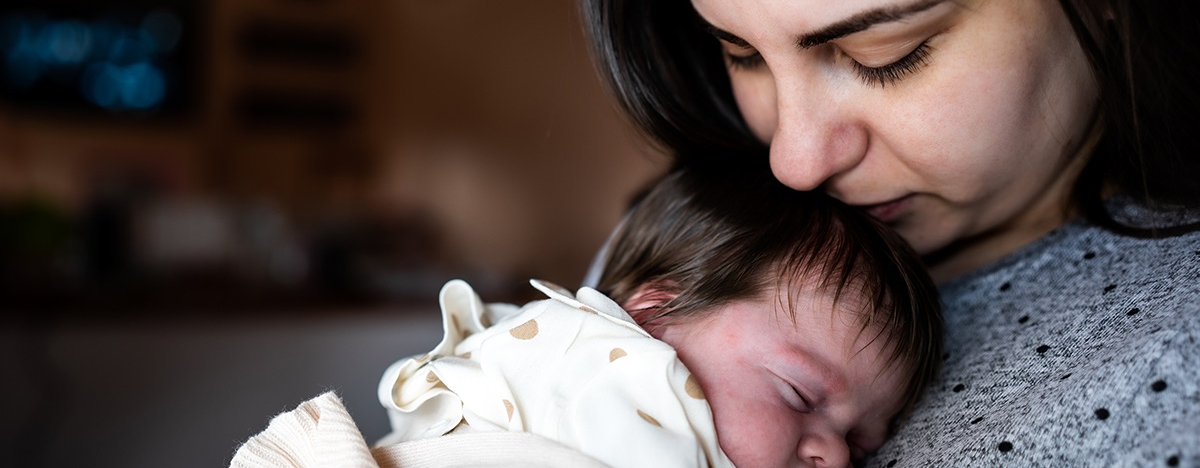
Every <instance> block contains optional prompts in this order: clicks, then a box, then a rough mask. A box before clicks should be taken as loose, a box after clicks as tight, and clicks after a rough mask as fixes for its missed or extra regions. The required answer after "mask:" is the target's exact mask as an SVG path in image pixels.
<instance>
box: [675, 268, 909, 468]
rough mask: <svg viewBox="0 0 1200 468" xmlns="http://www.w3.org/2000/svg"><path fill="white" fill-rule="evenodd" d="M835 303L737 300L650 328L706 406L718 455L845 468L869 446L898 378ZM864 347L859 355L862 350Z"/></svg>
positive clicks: (766, 463)
mask: <svg viewBox="0 0 1200 468" xmlns="http://www.w3.org/2000/svg"><path fill="white" fill-rule="evenodd" d="M848 296H850V294H846V295H844V296H843V300H842V302H840V303H838V304H837V305H836V309H835V305H834V303H833V297H832V294H829V293H824V292H818V291H804V292H801V293H800V294H798V295H796V296H793V297H792V302H791V308H792V309H793V310H794V311H795V316H796V321H795V324H794V325H793V323H792V320H791V318H790V317H789V315H788V312H787V310H788V309H787V306H785V305H783V304H788V303H789V302H788V298H787V297H786V296H785V295H779V294H778V293H775V294H769V295H767V297H764V298H762V299H761V300H756V301H745V302H737V303H733V304H730V305H727V306H723V307H720V308H719V309H718V310H714V311H712V312H711V314H709V315H708V316H707V317H705V318H704V319H701V320H694V321H686V322H681V323H675V324H671V325H668V326H665V327H660V328H659V329H658V330H656V331H655V333H654V334H655V335H656V336H658V338H660V339H662V340H663V341H666V342H667V343H669V344H671V345H672V346H674V347H675V349H676V350H677V351H678V353H679V357H680V359H681V360H682V361H683V363H684V364H685V365H687V367H688V369H689V370H690V371H691V372H692V373H693V375H695V376H696V378H697V379H698V380H699V382H700V386H701V387H702V388H703V390H704V393H705V397H706V398H707V399H708V402H709V404H710V405H711V406H712V410H713V417H714V419H715V422H716V426H717V437H718V440H719V441H720V444H721V448H722V449H723V450H724V451H725V453H726V455H728V456H729V458H730V460H732V461H733V463H734V464H736V465H737V466H739V467H746V468H754V467H784V466H817V467H842V466H850V462H851V460H854V459H858V458H861V457H863V456H865V455H866V454H868V453H870V452H872V451H874V450H876V449H878V448H879V446H880V445H881V444H883V441H884V439H885V438H886V436H887V430H888V420H889V419H890V418H891V417H892V416H893V415H895V414H896V413H897V412H898V411H899V409H900V405H901V404H902V402H901V394H902V388H901V385H902V384H903V380H902V375H901V374H902V373H901V372H900V371H899V370H897V369H889V368H887V367H885V361H884V358H883V356H882V355H881V352H882V351H884V349H883V346H882V345H881V344H880V341H882V339H880V340H875V341H874V342H872V343H870V344H868V342H870V341H871V337H873V336H874V335H875V333H871V332H869V331H868V332H864V333H862V336H861V337H860V336H859V327H858V325H857V323H855V321H854V320H853V317H854V313H855V312H853V311H854V310H856V309H854V308H853V307H856V306H858V304H857V303H856V302H855V301H854V298H851V297H848ZM864 346H865V348H864Z"/></svg>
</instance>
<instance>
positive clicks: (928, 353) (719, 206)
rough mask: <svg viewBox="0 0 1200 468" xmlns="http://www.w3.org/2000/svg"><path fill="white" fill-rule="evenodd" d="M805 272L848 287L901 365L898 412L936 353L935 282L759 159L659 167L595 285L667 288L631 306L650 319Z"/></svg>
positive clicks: (936, 360) (897, 246) (624, 293)
mask: <svg viewBox="0 0 1200 468" xmlns="http://www.w3.org/2000/svg"><path fill="white" fill-rule="evenodd" d="M814 278H815V279H817V281H816V282H815V284H816V285H817V287H819V288H825V290H826V291H831V292H832V293H833V295H834V298H835V301H841V300H844V299H845V298H846V296H845V295H846V294H851V295H854V297H852V298H851V299H854V303H856V304H861V306H862V308H863V310H862V313H860V314H858V317H856V319H857V320H858V321H859V324H860V327H861V329H860V331H861V332H862V333H874V334H875V335H874V336H869V339H871V340H874V339H882V340H883V341H884V344H885V345H887V348H885V349H890V350H891V353H890V355H889V356H887V358H888V363H889V365H900V366H902V368H903V369H904V370H906V371H907V372H906V374H907V381H906V383H905V386H904V395H903V401H904V405H903V411H902V414H904V413H907V412H908V410H910V409H911V408H912V405H914V404H915V403H916V401H917V399H918V398H919V397H920V394H921V392H922V391H923V390H924V388H925V385H926V384H927V383H929V382H931V381H932V380H933V379H935V378H936V377H937V375H938V372H939V371H940V369H941V362H942V318H941V308H940V305H939V302H938V295H937V288H936V286H935V285H934V283H933V280H932V279H931V278H930V277H929V275H928V273H926V271H925V269H924V267H923V264H922V262H921V259H920V257H918V256H917V254H916V253H915V252H913V250H912V249H911V248H910V247H909V246H908V244H907V243H906V242H905V241H904V240H903V239H901V238H900V237H899V236H898V235H896V234H895V233H893V232H892V231H891V230H890V229H888V228H887V227H886V226H883V225H882V224H880V223H879V222H878V221H876V220H875V219H873V218H871V217H869V216H867V215H866V214H865V213H862V212H861V211H860V210H858V209H855V208H853V207H849V206H846V205H845V204H842V203H841V202H839V201H837V200H834V199H833V198H831V197H829V196H827V195H825V194H823V193H819V192H800V191H796V190H792V189H790V188H787V187H785V186H784V185H782V184H781V183H779V181H777V180H776V179H775V178H774V177H773V176H772V175H771V173H770V171H769V170H765V169H764V170H761V171H751V170H741V171H736V170H730V169H729V168H723V169H720V170H717V169H711V170H710V169H706V168H704V167H703V166H700V165H694V166H692V167H686V168H678V169H675V170H673V171H671V172H670V173H668V174H667V175H666V176H665V177H663V178H662V179H660V180H659V181H658V182H657V183H655V184H653V185H652V186H650V188H649V189H648V190H647V191H645V192H643V193H642V194H641V195H640V196H639V197H638V198H637V199H635V201H634V203H633V207H632V209H631V210H630V212H629V214H628V215H627V217H626V219H625V221H624V222H623V224H622V225H621V227H620V228H619V229H618V231H617V233H616V237H615V238H614V240H613V243H612V246H611V250H610V254H609V255H608V258H607V259H606V262H605V265H604V270H603V273H602V276H601V278H600V282H599V286H598V288H597V289H598V290H599V291H600V292H603V293H605V294H607V295H608V296H609V297H611V298H612V299H613V300H614V301H616V302H617V303H618V304H622V305H626V304H627V302H628V301H629V300H630V299H632V298H633V297H634V295H635V294H638V293H639V291H640V290H641V289H642V288H643V287H646V286H653V289H655V290H657V291H661V292H664V293H666V294H668V295H669V296H674V297H673V298H672V299H670V300H669V301H666V302H665V303H664V304H663V305H662V306H660V307H655V308H653V309H652V310H645V311H636V312H635V315H637V316H638V317H639V322H640V323H642V324H643V325H647V324H655V325H661V324H666V323H669V321H672V320H686V319H689V318H695V317H697V316H698V315H699V314H703V313H704V312H706V311H710V310H713V309H714V308H716V307H719V306H722V305H726V304H729V303H731V302H734V301H739V300H751V299H757V298H760V297H762V296H763V294H765V293H767V292H770V291H774V289H772V288H775V287H779V288H788V289H787V290H789V291H794V288H795V287H797V286H800V285H805V284H813V281H812V279H814ZM669 296H667V297H669ZM789 312H791V311H790V310H789ZM793 317H794V315H793ZM652 326H654V325H652Z"/></svg>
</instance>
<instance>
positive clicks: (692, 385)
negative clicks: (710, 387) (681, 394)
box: [683, 375, 704, 400]
mask: <svg viewBox="0 0 1200 468" xmlns="http://www.w3.org/2000/svg"><path fill="white" fill-rule="evenodd" d="M683 391H685V392H687V394H688V396H690V397H692V398H695V399H697V400H703V399H704V389H702V388H700V382H699V381H698V380H696V376H695V375H689V376H688V378H687V381H686V382H684V383H683Z"/></svg>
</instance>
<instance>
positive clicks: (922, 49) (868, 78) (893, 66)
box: [850, 40, 933, 88]
mask: <svg viewBox="0 0 1200 468" xmlns="http://www.w3.org/2000/svg"><path fill="white" fill-rule="evenodd" d="M932 51H933V48H932V47H930V45H929V40H925V41H923V42H921V43H920V44H918V45H917V47H915V48H913V50H912V51H911V52H909V53H908V54H907V55H904V56H903V57H900V58H899V59H898V60H896V61H894V62H892V63H889V64H886V65H880V66H878V67H868V66H866V65H863V64H862V63H859V62H858V61H857V60H854V59H853V58H851V59H850V61H851V63H852V64H853V65H852V66H853V67H854V71H855V73H857V74H858V78H859V79H860V80H862V82H863V83H865V84H868V85H871V86H879V87H881V88H884V87H887V86H888V85H893V84H896V82H898V81H900V80H901V79H904V78H905V77H906V76H908V75H910V74H912V73H915V72H917V71H920V70H921V68H922V67H924V66H925V65H926V64H928V63H929V55H930V53H931V52H932Z"/></svg>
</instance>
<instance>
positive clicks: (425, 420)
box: [376, 169, 941, 468]
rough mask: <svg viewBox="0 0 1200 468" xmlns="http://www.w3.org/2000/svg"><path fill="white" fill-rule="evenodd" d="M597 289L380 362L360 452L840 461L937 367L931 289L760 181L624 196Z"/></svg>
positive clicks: (496, 307) (613, 460)
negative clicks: (626, 204)
mask: <svg viewBox="0 0 1200 468" xmlns="http://www.w3.org/2000/svg"><path fill="white" fill-rule="evenodd" d="M615 236H616V237H614V239H613V241H612V242H611V244H610V247H611V249H610V251H611V253H610V254H609V255H608V256H607V258H606V261H605V262H604V268H603V274H602V276H601V279H600V282H599V285H598V287H597V288H595V289H593V288H587V287H585V288H581V289H579V290H578V291H577V292H576V293H574V294H572V293H571V292H570V291H567V290H566V289H564V288H561V287H558V286H554V285H552V284H550V283H547V282H542V281H532V282H531V283H532V284H533V286H534V287H535V288H537V289H539V290H541V292H542V293H544V294H545V295H546V296H547V298H546V299H543V300H539V301H535V302H531V303H529V304H526V305H524V306H522V307H517V306H514V305H508V304H485V303H483V302H482V301H481V299H480V298H479V297H478V296H477V295H476V294H475V292H474V291H473V290H472V289H471V287H470V286H469V285H468V284H467V283H464V282H462V281H451V282H450V283H448V284H446V285H445V287H444V288H443V289H442V292H441V308H442V313H443V325H444V329H445V332H444V337H443V339H442V341H441V343H440V344H439V345H438V346H437V347H436V348H434V349H433V350H432V351H431V352H429V353H427V354H425V355H422V356H419V357H414V358H410V359H405V360H402V361H400V362H397V363H396V364H394V365H393V366H391V367H390V368H389V369H388V370H387V372H386V373H385V375H384V378H383V381H382V382H381V384H380V389H379V396H380V399H381V400H382V403H383V404H384V406H385V407H386V408H387V410H388V414H389V419H390V421H391V425H392V432H391V433H390V434H389V435H387V436H386V437H384V438H383V439H382V440H380V441H379V442H378V443H377V444H376V447H387V446H392V445H394V444H400V443H404V442H410V441H416V440H425V439H428V438H437V437H443V436H445V437H453V436H455V435H459V434H470V433H478V432H488V431H513V432H526V433H532V434H535V435H538V436H541V437H545V438H548V439H550V440H553V441H555V442H557V443H559V444H562V445H565V446H566V447H570V448H572V449H575V450H578V451H580V452H582V453H583V454H586V455H587V456H590V457H591V458H593V459H595V460H596V461H599V462H601V463H603V464H605V465H608V466H612V467H639V466H653V467H666V466H694V467H706V466H714V467H727V466H734V465H736V466H740V467H743V468H745V467H782V466H823V467H837V466H849V465H850V464H851V463H852V462H853V461H855V460H857V459H861V458H862V457H865V456H867V455H868V454H870V453H871V452H872V451H874V450H875V449H877V448H878V447H879V446H880V445H881V444H882V443H883V442H884V440H885V439H886V438H887V437H888V435H889V431H890V428H891V427H892V424H893V423H894V422H895V421H896V420H897V419H898V418H901V417H903V416H904V415H905V414H906V413H907V412H908V410H909V409H910V408H912V406H913V405H914V403H915V402H916V400H917V399H918V397H919V395H920V394H921V392H922V390H923V388H924V386H925V384H926V383H928V382H930V381H931V380H933V379H934V378H935V376H936V374H937V373H938V370H939V366H940V362H941V317H940V311H939V306H938V299H937V292H936V289H935V287H934V285H933V283H932V281H931V280H930V279H929V277H928V276H927V275H926V273H925V272H924V270H923V268H922V266H921V263H920V260H919V258H918V257H917V256H916V255H915V254H914V253H913V252H912V251H911V250H910V249H909V248H908V246H907V245H906V244H905V243H904V242H903V241H902V240H901V239H900V238H899V237H897V236H895V235H894V234H892V233H891V232H890V231H889V230H888V229H887V228H885V227H883V226H881V225H880V224H879V223H877V222H876V221H874V220H872V219H871V218H869V217H868V216H866V215H864V214H862V213H860V212H858V211H856V210H854V209H852V208H850V207H847V206H845V205H842V204H840V203H839V202H837V201H834V200H832V199H830V198H828V197H826V196H824V195H821V194H816V193H804V192H796V191H793V190H790V189H788V188H786V187H784V186H782V185H780V184H779V183H778V182H777V181H776V180H775V179H774V178H773V177H772V176H771V175H770V174H769V173H765V172H764V173H746V174H734V173H730V172H728V171H723V172H720V173H709V172H706V171H704V170H702V169H687V170H677V171H675V172H672V173H670V174H668V175H667V176H666V177H665V178H663V179H662V180H660V181H659V182H657V183H656V184H654V185H653V186H651V187H650V189H649V190H648V191H647V192H646V193H645V194H643V196H641V197H640V199H639V200H637V201H636V202H635V204H634V206H633V208H632V209H631V211H630V212H629V214H628V216H627V217H626V219H625V221H624V222H623V223H622V225H621V227H620V228H619V230H618V232H617V233H616V235H615Z"/></svg>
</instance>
